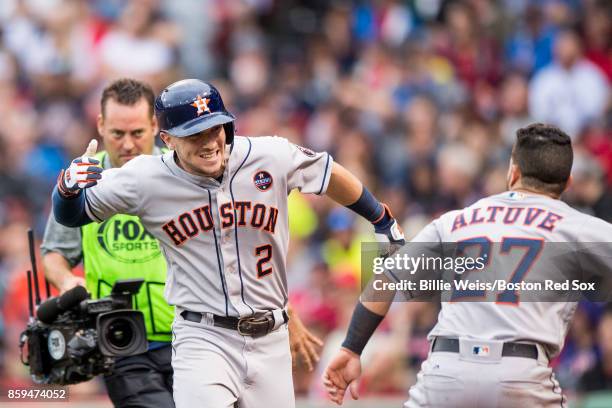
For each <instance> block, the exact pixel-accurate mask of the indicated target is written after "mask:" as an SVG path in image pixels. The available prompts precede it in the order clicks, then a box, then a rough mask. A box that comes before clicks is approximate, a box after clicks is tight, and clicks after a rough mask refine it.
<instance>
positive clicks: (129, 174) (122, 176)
mask: <svg viewBox="0 0 612 408" xmlns="http://www.w3.org/2000/svg"><path fill="white" fill-rule="evenodd" d="M141 157H142V156H141ZM141 157H137V158H134V159H132V160H130V161H129V162H128V163H127V164H126V165H124V166H123V167H120V168H113V169H108V170H105V171H104V172H103V173H102V179H101V180H100V181H99V182H98V184H96V185H95V186H93V187H90V188H88V189H85V190H84V193H85V211H86V212H87V215H88V216H89V218H91V219H92V220H94V221H98V222H101V221H103V220H105V219H107V218H110V217H112V216H113V215H115V214H129V215H137V216H140V209H141V205H140V204H141V203H140V197H141V195H140V193H139V191H138V186H139V182H138V180H139V173H141V172H142V170H139V163H141V160H140V159H141Z"/></svg>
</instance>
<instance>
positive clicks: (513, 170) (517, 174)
mask: <svg viewBox="0 0 612 408" xmlns="http://www.w3.org/2000/svg"><path fill="white" fill-rule="evenodd" d="M520 179H521V169H519V166H517V165H516V164H514V163H512V164H510V171H509V177H508V188H511V187H512V186H514V185H515V184H516V183H517V182H518V181H519V180H520Z"/></svg>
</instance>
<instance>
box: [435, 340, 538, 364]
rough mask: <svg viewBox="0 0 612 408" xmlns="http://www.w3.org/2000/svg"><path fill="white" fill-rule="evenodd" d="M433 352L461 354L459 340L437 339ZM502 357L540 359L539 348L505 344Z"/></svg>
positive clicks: (529, 345)
mask: <svg viewBox="0 0 612 408" xmlns="http://www.w3.org/2000/svg"><path fill="white" fill-rule="evenodd" d="M431 351H432V352H436V351H446V352H449V353H458V352H459V339H457V338H453V337H436V338H434V340H433V346H432V347H431ZM502 357H524V358H533V359H534V360H537V359H538V348H537V347H536V346H535V345H534V344H525V343H512V342H508V343H504V346H503V348H502Z"/></svg>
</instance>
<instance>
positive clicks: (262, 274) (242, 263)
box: [85, 136, 332, 316]
mask: <svg viewBox="0 0 612 408" xmlns="http://www.w3.org/2000/svg"><path fill="white" fill-rule="evenodd" d="M228 149H229V147H228ZM331 168H332V158H331V156H330V155H329V154H327V153H315V152H312V151H311V150H309V149H305V148H302V147H300V146H297V145H295V144H292V143H290V142H288V141H287V140H286V139H284V138H279V137H257V138H247V137H240V136H237V137H235V141H234V144H233V147H232V150H231V152H230V154H229V159H228V162H227V166H226V168H225V171H224V174H223V177H222V179H221V181H218V180H216V179H213V178H210V177H203V176H196V175H193V174H191V173H188V172H186V171H184V170H183V169H181V168H180V167H179V166H178V165H177V164H176V162H175V160H174V152H168V153H166V154H164V155H162V156H157V157H154V156H140V157H137V158H135V159H133V160H131V161H130V162H128V163H127V164H126V165H124V166H123V167H122V168H120V169H109V170H106V171H105V172H104V173H103V177H102V179H101V180H100V182H99V183H98V184H97V185H96V186H94V187H92V188H89V189H86V190H85V194H86V196H85V197H86V203H87V204H86V211H87V214H88V215H89V217H90V218H91V219H93V220H97V221H102V220H104V219H106V218H108V217H110V216H112V215H113V214H117V213H123V214H132V215H137V216H138V217H140V219H141V221H142V223H143V225H144V226H145V227H146V228H147V230H148V231H149V232H150V233H151V234H152V235H153V236H155V237H156V238H157V239H158V240H159V241H160V243H161V247H162V251H163V253H164V256H165V258H166V261H167V264H168V277H167V281H166V288H165V296H166V299H167V301H168V302H169V303H170V304H172V305H177V306H181V307H182V308H185V309H189V310H192V311H196V312H209V313H215V314H218V315H229V316H246V315H251V314H253V313H254V312H261V311H268V310H274V309H280V308H283V307H285V305H286V302H287V281H286V272H285V258H286V253H287V248H288V241H289V233H288V226H287V223H288V220H287V195H288V194H289V192H290V191H291V190H293V189H295V188H297V189H298V190H300V191H301V192H303V193H314V194H322V193H325V191H326V189H327V185H328V183H329V179H330V176H331Z"/></svg>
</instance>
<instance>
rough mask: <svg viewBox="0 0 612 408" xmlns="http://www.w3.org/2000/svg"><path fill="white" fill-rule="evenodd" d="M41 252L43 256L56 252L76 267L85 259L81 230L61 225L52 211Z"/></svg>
mask: <svg viewBox="0 0 612 408" xmlns="http://www.w3.org/2000/svg"><path fill="white" fill-rule="evenodd" d="M40 250H41V254H42V255H46V254H48V253H51V252H56V253H58V254H60V255H62V256H63V257H64V258H66V260H67V261H68V263H69V264H70V266H71V267H75V266H76V265H78V264H79V262H81V259H82V257H83V248H82V246H81V229H80V228H71V227H66V226H64V225H62V224H60V223H59V222H57V221H56V219H55V217H54V215H53V211H51V214H49V218H48V219H47V225H46V227H45V234H44V236H43V242H42V244H41V246H40Z"/></svg>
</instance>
